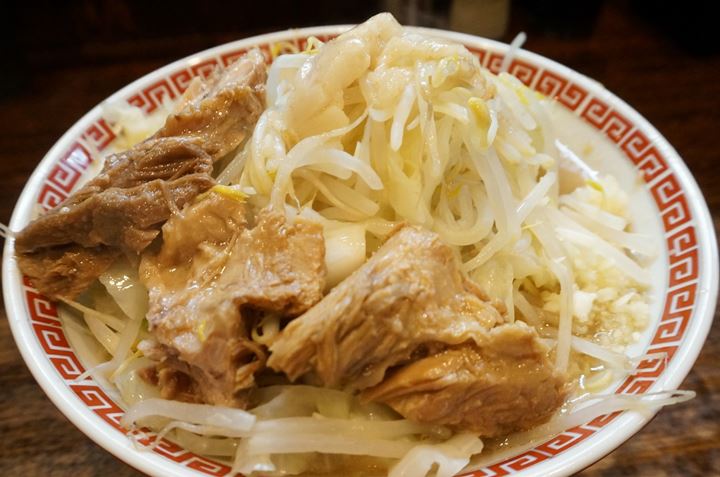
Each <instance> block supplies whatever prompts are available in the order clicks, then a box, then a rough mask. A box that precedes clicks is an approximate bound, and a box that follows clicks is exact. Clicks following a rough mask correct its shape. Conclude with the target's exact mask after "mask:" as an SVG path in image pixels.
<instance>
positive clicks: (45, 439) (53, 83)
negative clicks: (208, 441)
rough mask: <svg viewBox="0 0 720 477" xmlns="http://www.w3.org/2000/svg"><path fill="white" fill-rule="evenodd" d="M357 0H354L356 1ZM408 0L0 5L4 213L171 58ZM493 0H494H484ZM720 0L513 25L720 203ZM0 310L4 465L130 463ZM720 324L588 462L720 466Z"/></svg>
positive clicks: (548, 5)
mask: <svg viewBox="0 0 720 477" xmlns="http://www.w3.org/2000/svg"><path fill="white" fill-rule="evenodd" d="M348 3H349V2H348ZM408 3H412V2H400V1H396V2H392V1H390V2H388V3H383V2H377V1H368V2H355V3H353V4H352V5H350V4H347V5H343V4H342V2H341V1H340V0H335V1H328V0H315V1H311V2H287V1H255V2H242V1H235V2H211V1H206V2H201V1H197V0H195V1H193V2H191V1H186V0H177V1H173V2H148V1H128V0H125V1H111V0H95V1H90V0H87V1H74V2H51V1H45V2H41V1H26V2H3V3H2V4H0V53H1V55H0V61H2V65H3V66H2V68H1V69H0V222H3V223H7V222H8V221H9V219H10V215H11V213H12V209H13V207H14V204H15V201H16V200H17V197H18V195H19V193H20V190H21V188H22V186H23V184H24V182H25V181H26V179H27V177H28V176H29V174H30V173H31V172H32V170H33V169H34V168H35V166H36V164H37V163H38V161H39V160H40V159H41V158H42V157H43V155H44V154H45V153H46V152H47V150H48V149H49V148H50V147H51V146H52V144H53V143H54V142H55V141H56V140H57V139H58V138H59V137H60V136H61V135H62V133H63V132H64V131H65V130H67V129H68V128H69V127H70V126H71V125H72V124H73V123H74V122H75V121H76V120H78V119H79V118H80V117H81V116H82V115H83V114H84V113H85V112H86V111H88V110H89V109H90V108H92V107H93V106H95V105H96V104H97V103H99V102H101V101H102V100H103V99H104V98H106V97H107V96H109V95H110V94H111V93H113V92H114V91H116V90H118V89H119V88H121V87H122V86H124V85H126V84H128V83H129V82H131V81H133V80H135V79H137V78H138V77H140V76H142V75H144V74H146V73H148V72H150V71H152V70H154V69H156V68H158V67H160V66H163V65H164V64H166V63H168V62H170V61H173V60H176V59H179V58H181V57H184V56H187V55H189V54H192V53H195V52H197V51H200V50H203V49H205V48H209V47H212V46H216V45H219V44H222V43H225V42H228V41H232V40H236V39H239V38H243V37H246V36H250V35H254V34H259V33H265V32H269V31H274V30H281V29H286V28H289V27H301V26H310V25H323V24H335V23H357V22H360V21H362V20H364V19H366V18H367V17H368V16H369V15H371V14H373V13H376V12H379V11H382V10H383V9H384V8H386V7H387V5H388V4H390V5H392V4H408ZM490 3H492V2H490ZM415 4H416V5H418V7H419V10H420V13H419V14H417V15H414V16H413V15H410V16H408V11H407V10H406V9H401V10H398V13H399V16H400V17H404V18H401V20H403V19H404V20H405V21H407V20H408V18H417V19H418V22H419V23H423V24H426V25H429V26H437V27H443V28H448V27H451V28H452V26H453V23H452V21H451V20H450V19H449V15H448V13H447V12H448V11H449V9H450V8H451V1H450V0H447V1H443V2H440V1H435V2H431V1H427V0H425V1H423V0H418V1H417V2H415ZM714 5H716V2H699V1H684V2H677V1H675V2H653V1H634V2H630V1H600V0H592V1H587V2H582V1H577V0H576V1H529V0H525V1H522V0H515V1H512V2H511V7H510V16H509V22H508V24H507V28H506V29H505V33H504V34H503V35H502V36H500V37H499V39H501V40H503V41H506V42H507V41H510V40H511V39H512V38H513V37H514V36H515V35H516V34H517V33H518V32H519V31H525V32H526V33H527V34H528V37H529V39H528V41H527V43H526V44H525V47H526V48H527V49H529V50H531V51H534V52H536V53H539V54H541V55H544V56H547V57H549V58H551V59H554V60H556V61H559V62H560V63H563V64H565V65H567V66H569V67H570V68H573V69H575V70H577V71H579V72H581V73H584V74H586V75H588V76H590V77H592V78H594V79H596V80H598V81H600V82H601V83H603V84H604V85H605V86H606V87H607V88H608V89H610V90H611V91H613V92H614V93H616V94H617V95H618V96H620V97H621V98H623V99H624V100H625V101H627V102H628V103H630V105H632V106H633V107H635V108H636V109H637V110H638V111H639V112H640V113H641V114H642V115H643V116H645V117H646V118H647V119H648V120H649V121H650V122H651V123H653V124H654V125H655V126H656V127H657V128H658V129H659V130H660V132H661V133H662V134H663V135H664V136H665V137H666V138H667V139H668V140H669V141H670V143H671V144H672V145H673V146H674V147H675V148H676V149H677V150H678V152H679V153H680V155H681V156H682V157H683V158H684V160H685V161H686V162H687V164H688V166H689V167H690V169H691V171H692V172H693V174H694V175H695V177H696V179H697V181H698V183H699V184H700V187H701V189H702V190H703V193H704V194H705V197H706V200H707V202H708V206H709V207H710V211H711V213H712V215H713V220H714V223H715V229H716V231H717V229H718V217H719V215H720V192H719V188H718V185H717V183H718V180H720V167H719V166H718V164H717V161H718V156H719V154H718V149H719V146H720V141H718V137H719V136H720V130H719V128H720V121H719V119H720V83H719V82H718V76H719V74H720V39H718V37H717V32H718V19H717V17H716V16H715V15H714V14H713V10H714V8H712V7H713V6H714ZM0 313H3V319H0V436H1V437H0V475H1V476H14V475H25V476H35V475H49V476H65V475H73V476H77V477H81V476H100V475H113V476H135V475H139V474H138V473H137V472H136V471H134V470H133V469H131V468H130V467H128V466H127V465H125V464H123V463H121V462H119V461H118V460H116V459H115V458H114V457H112V456H111V455H110V454H109V453H107V452H105V451H103V450H102V449H101V448H99V447H98V446H97V445H95V444H94V443H93V442H92V441H91V440H90V439H88V438H87V437H85V436H84V435H83V434H82V433H81V432H80V431H78V430H77V429H76V428H75V427H74V426H72V425H71V424H70V423H69V422H68V421H67V420H66V419H65V418H64V417H63V416H62V415H61V414H60V413H59V412H58V411H57V410H56V409H55V407H54V406H53V405H52V404H51V403H50V401H49V400H48V399H47V398H46V397H45V396H44V394H43V393H42V391H41V389H40V387H39V386H38V385H37V384H36V383H35V381H34V380H33V378H32V376H31V375H30V373H29V372H28V370H27V368H26V367H25V365H24V364H23V362H22V359H21V358H20V354H19V353H18V351H17V348H16V347H15V345H14V343H13V341H12V338H11V335H10V331H9V328H8V324H7V321H6V320H5V319H4V312H2V311H0ZM719 363H720V331H718V327H717V326H716V327H714V329H713V330H711V333H710V336H709V338H708V341H707V343H706V345H705V348H704V350H703V352H702V354H701V355H700V358H699V360H698V361H697V363H696V365H695V367H694V369H693V371H692V372H691V373H690V375H689V376H688V378H687V379H686V380H685V382H684V384H683V388H685V389H693V390H695V391H697V393H698V397H697V398H696V399H695V400H694V401H691V402H689V403H686V404H683V405H679V406H674V407H670V408H667V409H664V410H663V411H662V412H661V413H660V415H659V416H658V417H656V418H655V419H654V420H653V421H652V422H651V423H650V424H649V425H648V426H647V427H646V428H645V429H644V430H643V431H642V432H640V433H639V434H637V435H636V436H635V437H633V438H631V439H630V440H629V441H628V442H627V443H626V444H625V445H623V446H622V447H621V448H619V449H618V450H616V451H615V452H613V453H612V454H610V455H609V456H608V457H606V458H605V459H603V460H602V461H600V462H599V463H597V464H595V465H594V466H592V467H591V468H589V469H587V470H585V471H584V472H583V473H582V475H583V476H587V477H589V476H616V475H619V476H622V475H643V476H645V475H647V476H666V475H667V476H671V475H672V476H674V475H708V476H709V475H720V392H719V391H720V370H719V369H720V367H719Z"/></svg>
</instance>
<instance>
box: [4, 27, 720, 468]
mask: <svg viewBox="0 0 720 477" xmlns="http://www.w3.org/2000/svg"><path fill="white" fill-rule="evenodd" d="M347 28H348V27H347V26H331V27H318V28H306V29H301V30H288V31H284V32H278V33H272V34H268V35H262V36H257V37H253V38H248V39H245V40H240V41H237V42H234V43H229V44H227V45H223V46H219V47H217V48H213V49H210V50H207V51H204V52H202V53H198V54H197V55H194V56H191V57H189V58H185V59H183V60H180V61H176V62H175V63H172V64H170V65H168V66H166V67H164V68H161V69H159V70H157V71H155V72H153V73H150V74H148V75H146V76H144V77H143V78H141V79H139V80H137V81H135V82H134V83H132V84H130V85H128V86H127V87H125V88H123V89H122V90H120V91H119V92H117V93H116V94H114V95H113V96H112V97H111V98H109V99H110V100H113V101H116V100H126V101H128V102H129V103H130V104H134V105H136V106H139V107H141V108H143V109H144V110H145V111H152V110H153V109H154V108H156V107H157V105H158V104H159V103H160V102H161V101H162V99H163V98H165V97H170V98H174V97H177V96H178V95H179V94H181V92H182V91H184V89H185V87H186V86H187V84H188V83H189V81H190V80H191V78H192V77H193V76H195V75H198V74H207V73H208V72H210V71H211V70H212V69H213V68H214V66H215V65H226V64H228V63H229V62H230V61H232V60H233V59H235V58H237V57H238V56H240V55H241V54H242V53H243V52H244V51H246V50H247V49H249V48H252V47H259V48H261V49H262V51H263V52H264V53H265V54H266V56H267V57H268V59H269V58H270V56H271V55H270V52H271V45H272V44H276V43H280V42H284V43H283V44H284V45H285V46H286V47H287V45H292V46H294V47H299V48H300V49H302V48H303V46H304V42H305V39H306V38H307V37H309V36H317V37H319V38H321V39H327V38H330V37H332V36H335V35H337V34H338V33H340V32H342V31H344V30H346V29H347ZM418 30H420V31H423V32H426V33H429V34H432V35H435V36H439V37H444V38H447V39H449V40H452V41H456V42H459V43H462V44H465V45H466V46H467V47H468V48H469V49H470V50H471V51H472V52H473V53H475V54H477V55H478V56H479V57H480V59H481V63H482V64H483V65H484V66H486V67H487V68H489V69H491V70H493V71H497V70H498V68H499V66H500V63H501V61H502V58H503V54H504V52H506V51H507V48H508V47H507V45H505V44H502V43H498V42H495V41H491V40H486V39H482V38H477V37H474V36H470V35H463V34H459V33H453V32H446V31H439V30H426V29H418ZM510 72H511V73H513V74H515V75H516V76H517V77H518V78H519V79H521V80H522V81H523V82H524V83H526V84H527V85H528V86H530V87H531V88H533V89H536V90H538V91H540V92H542V93H544V94H545V95H547V96H552V97H556V98H557V100H558V102H559V103H561V104H562V105H563V106H564V109H565V110H566V112H558V115H559V116H558V120H561V121H565V124H567V125H568V127H567V128H563V130H564V131H565V135H566V136H567V137H566V140H567V141H568V142H569V143H570V144H571V145H572V144H573V141H575V144H576V145H577V146H578V147H580V146H582V145H583V144H581V143H578V141H580V142H582V141H586V142H588V141H589V142H590V143H592V146H593V151H594V152H593V153H590V157H588V160H589V161H590V162H591V163H593V164H594V165H595V167H597V168H599V169H601V170H608V171H610V172H614V173H616V174H619V176H620V178H621V180H622V181H623V185H624V186H625V187H626V188H629V189H631V190H630V192H631V195H632V198H633V200H632V204H633V209H632V214H633V216H634V217H635V219H636V221H637V226H638V228H639V229H640V230H641V231H644V232H647V233H652V234H653V236H654V237H655V238H656V240H657V244H658V249H659V250H660V256H659V258H658V259H657V260H656V262H655V263H654V265H653V276H655V277H656V281H655V283H654V284H653V292H652V293H653V296H654V298H655V299H654V302H653V304H652V319H651V323H650V326H649V327H648V329H647V331H646V333H645V334H644V335H643V338H642V339H641V340H640V342H639V343H638V344H637V345H635V346H634V348H633V350H632V352H633V353H634V354H635V355H640V354H643V352H652V353H658V354H655V355H654V356H653V358H652V359H646V360H645V361H642V362H641V363H640V364H639V365H638V368H637V369H636V370H635V371H634V372H633V373H631V374H630V375H628V376H625V377H623V379H622V380H620V381H618V382H617V383H616V384H615V387H614V388H612V389H614V390H615V392H623V393H630V394H633V393H639V392H645V391H657V390H669V389H675V388H676V387H677V386H678V385H679V384H680V383H681V382H682V380H683V378H684V377H685V376H686V375H687V373H688V371H689V370H690V368H691V366H692V365H693V362H694V361H695V359H696V357H697V355H698V353H699V352H700V349H701V347H702V345H703V342H704V340H705V337H706V335H707V332H708V329H709V327H710V324H711V322H712V317H713V312H714V309H715V301H716V295H717V290H718V256H717V249H716V241H715V236H714V231H713V225H712V221H711V218H710V214H709V213H708V209H707V206H706V205H705V202H704V200H703V197H702V195H701V193H700V190H699V189H698V186H697V184H696V183H695V181H694V180H693V178H692V176H691V175H690V172H689V171H688V169H687V167H686V166H685V164H684V163H683V161H682V159H681V158H680V157H679V156H678V154H677V153H676V152H675V150H674V149H673V148H672V147H671V146H670V144H668V143H667V141H666V140H665V139H664V138H663V137H662V136H661V135H660V134H659V133H658V132H657V131H656V130H655V128H653V126H652V125H651V124H650V123H648V122H647V121H646V120H645V119H644V118H643V117H642V116H640V114H638V113H637V112H636V111H635V110H633V109H632V108H631V107H630V106H628V105H627V104H626V103H624V102H623V101H622V100H620V99H619V98H617V97H616V96H614V95H613V94H612V93H610V92H609V91H607V90H605V89H604V88H603V87H602V85H600V84H598V83H597V82H595V81H593V80H591V79H589V78H587V77H585V76H583V75H580V74H578V73H576V72H574V71H572V70H570V69H568V68H566V67H564V66H561V65H559V64H557V63H555V62H553V61H550V60H548V59H546V58H543V57H541V56H538V55H535V54H532V53H529V52H526V51H519V52H518V53H517V55H516V58H515V60H514V61H513V62H512V64H511V66H510ZM114 139H115V138H114V134H113V133H112V131H111V130H110V128H108V126H107V123H106V122H105V121H104V120H103V119H102V112H101V108H100V107H99V106H98V107H95V108H94V109H93V110H91V111H90V112H89V113H87V114H86V115H85V116H84V117H83V118H82V119H81V120H80V121H78V122H77V123H76V124H75V125H74V126H73V127H72V128H70V130H69V131H68V132H67V133H65V135H63V137H62V138H61V139H60V140H59V141H58V142H57V143H56V144H55V145H54V146H53V148H52V149H51V150H50V151H49V152H48V153H47V155H46V156H45V158H44V159H43V160H42V162H41V163H40V165H39V166H38V167H37V169H36V170H35V172H34V173H33V175H32V176H31V177H30V180H29V181H28V182H27V184H26V186H25V189H24V190H23V192H22V195H21V196H20V199H19V201H18V203H17V205H16V207H15V211H14V213H13V216H12V220H11V222H10V227H11V229H12V230H20V229H21V228H22V227H23V226H25V225H26V224H27V223H28V221H29V220H30V219H31V218H32V217H33V216H34V215H35V214H36V213H38V212H39V211H40V210H41V209H42V208H49V207H53V206H54V205H56V204H57V203H59V202H60V201H61V200H62V199H64V198H65V197H67V196H68V195H69V194H70V193H71V191H72V190H73V189H74V188H76V187H77V186H78V184H79V183H81V182H82V181H83V180H84V179H87V177H88V176H89V175H90V170H92V169H93V168H92V167H91V165H92V164H93V163H94V162H96V159H97V157H94V156H93V155H96V154H98V151H99V152H100V153H102V151H106V150H108V148H109V147H110V146H111V144H112V142H113V140H114ZM91 151H92V152H91ZM636 177H640V178H641V181H639V182H637V181H635V182H634V180H635V178H636ZM13 253H14V250H13V240H7V242H6V244H5V249H4V256H3V275H2V276H3V292H4V297H5V306H6V309H7V314H8V319H9V321H10V325H11V328H12V331H13V335H14V337H15V341H16V343H17V346H18V348H19V349H20V351H21V353H22V355H23V358H24V359H25V362H26V363H27V365H28V366H29V368H30V370H31V371H32V373H33V375H34V376H35V379H37V381H38V383H40V385H41V386H42V388H43V389H44V390H45V392H46V393H47V395H48V396H49V397H50V399H51V400H52V401H53V402H54V403H55V405H56V406H57V407H58V408H59V409H60V411H62V412H63V413H64V414H65V415H66V416H67V417H68V418H69V419H70V420H71V421H72V422H73V423H74V424H75V425H76V426H77V427H79V428H80V429H81V430H82V431H83V432H84V433H85V434H87V435H88V436H89V437H90V438H91V439H93V440H94V441H95V442H97V443H98V444H100V445H101V446H103V447H104V448H105V449H107V450H108V451H109V452H111V453H113V454H115V455H116V456H117V457H119V458H120V459H122V460H124V461H125V462H127V463H128V464H130V465H132V466H133V467H136V468H137V469H139V470H141V471H143V472H146V473H148V474H151V475H177V476H207V475H226V474H228V473H229V472H230V468H229V467H228V466H227V465H225V464H223V463H220V462H217V461H215V460H213V459H208V458H204V457H201V456H198V455H195V454H193V453H191V452H189V451H187V450H185V449H182V448H181V447H179V446H177V445H174V444H172V443H168V442H164V443H162V444H160V445H158V446H157V447H155V448H154V450H153V451H147V450H145V451H141V450H138V449H136V448H135V447H134V446H133V444H132V443H131V441H130V440H129V438H128V437H127V435H126V433H125V431H124V430H123V429H122V427H121V426H120V424H119V419H120V417H121V416H122V414H123V411H122V409H121V407H120V406H119V405H118V403H117V402H116V401H115V399H117V397H116V394H115V393H113V392H112V390H110V389H104V388H103V387H102V386H101V385H99V384H98V383H97V382H95V381H93V380H92V379H90V378H88V379H86V380H83V381H80V382H77V381H75V379H76V378H77V377H78V376H79V375H80V374H81V373H82V372H83V370H84V369H85V367H87V366H89V365H91V364H92V363H87V362H85V363H83V362H82V361H83V358H84V353H83V352H81V350H79V349H78V347H82V343H81V342H80V343H79V342H78V341H77V338H73V337H72V332H71V330H68V329H64V328H63V326H62V323H61V321H60V320H59V318H58V310H57V308H56V307H55V305H54V304H52V303H51V302H50V301H48V300H47V299H46V298H44V297H42V296H40V295H39V294H38V293H37V292H36V291H35V290H34V289H33V288H32V287H31V286H30V285H29V284H28V282H26V281H24V280H23V277H22V276H21V274H20V273H19V271H18V268H17V265H16V263H15V260H14V258H13ZM83 364H84V365H85V366H83ZM686 405H693V404H692V403H689V404H686ZM648 420H649V417H647V416H645V417H642V416H640V415H638V414H634V413H630V412H625V413H621V414H620V413H618V414H616V415H612V416H605V417H601V418H597V419H595V420H593V421H592V422H590V423H587V424H585V425H582V426H578V427H576V428H573V429H570V430H568V431H566V432H564V433H562V434H560V435H558V436H555V437H553V438H552V439H549V440H548V441H547V442H544V443H542V444H541V445H538V446H536V447H534V448H532V449H515V450H513V452H512V453H511V454H512V455H509V456H507V455H506V456H505V457H504V458H503V459H502V460H501V461H500V462H490V463H488V464H487V465H486V466H485V467H482V468H480V469H478V470H476V471H474V472H473V473H472V474H470V475H474V476H478V477H479V476H495V475H507V474H517V475H538V476H539V475H543V476H550V475H568V474H571V473H573V472H576V471H578V470H580V469H582V468H584V467H586V466H588V465H590V464H592V463H593V462H595V461H597V460H599V459H600V458H602V457H603V456H605V455H606V454H608V453H609V452H610V451H612V450H613V449H615V448H616V447H617V446H619V445H620V444H622V443H623V442H624V441H625V440H626V439H628V438H629V437H630V436H632V435H633V434H634V433H635V432H637V431H638V430H639V429H640V428H641V427H642V426H643V425H644V424H645V423H646V422H647V421H648Z"/></svg>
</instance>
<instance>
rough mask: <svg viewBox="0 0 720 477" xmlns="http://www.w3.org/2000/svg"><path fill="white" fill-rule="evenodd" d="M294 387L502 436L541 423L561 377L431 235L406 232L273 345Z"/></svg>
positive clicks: (561, 391) (552, 406)
mask: <svg viewBox="0 0 720 477" xmlns="http://www.w3.org/2000/svg"><path fill="white" fill-rule="evenodd" d="M270 352H271V354H270V358H269V359H268V366H269V367H271V368H273V369H275V370H276V371H281V372H284V373H285V374H286V375H287V376H288V377H289V378H290V379H291V380H293V381H295V380H298V379H300V378H303V379H304V380H305V381H307V382H311V383H313V384H319V385H322V386H328V387H336V388H344V389H350V390H356V391H362V394H361V396H362V397H364V398H365V399H366V400H372V401H378V402H385V403H387V404H388V405H390V406H391V407H393V408H394V409H395V410H397V411H398V412H399V413H400V414H402V415H404V416H405V417H408V418H411V419H414V420H417V421H421V422H432V423H434V424H443V425H448V426H451V427H453V428H456V429H467V430H473V431H476V432H478V433H481V434H482V435H486V436H490V435H497V434H498V433H501V432H505V431H508V432H509V431H513V430H520V429H525V428H528V427H530V426H531V425H534V424H536V423H539V422H542V421H544V420H546V419H548V418H549V417H550V416H551V415H552V413H553V412H554V411H555V410H556V409H557V408H558V407H559V406H560V405H561V403H562V401H563V399H564V396H565V393H566V390H565V378H564V376H562V375H560V374H559V373H557V372H556V370H555V368H554V367H553V366H552V364H551V362H550V360H549V358H548V350H547V348H546V347H545V346H544V345H543V344H542V343H541V342H540V341H539V339H538V336H537V334H536V333H535V332H534V331H533V330H532V329H530V328H528V327H526V326H524V325H522V324H520V323H517V324H515V323H514V324H506V323H505V320H504V318H503V316H502V314H501V310H499V309H498V307H496V306H494V305H493V304H491V303H490V302H489V300H488V299H487V297H485V296H484V295H483V294H482V293H481V292H480V291H479V290H478V289H477V287H476V286H475V285H474V284H473V283H471V282H469V281H468V280H466V279H465V278H464V277H463V276H462V274H461V273H460V271H459V268H458V266H457V260H456V258H455V257H454V256H453V253H452V250H451V249H450V248H449V247H448V246H447V245H445V244H444V243H443V242H442V241H441V240H440V238H439V237H438V235H437V234H435V233H433V232H430V231H427V230H423V229H421V228H419V227H412V226H405V227H403V228H402V229H400V230H399V231H397V232H396V233H395V234H394V235H393V236H391V237H390V238H389V239H388V240H387V242H386V243H385V244H384V245H383V246H382V247H381V248H380V249H379V250H378V251H377V252H376V253H375V254H374V255H373V256H372V257H371V258H370V259H369V260H368V261H367V262H366V263H365V264H364V265H363V266H362V267H360V268H359V269H358V270H356V271H355V272H354V273H353V274H352V275H350V276H349V277H348V278H347V279H345V280H344V281H343V282H341V283H340V284H339V285H337V286H336V287H335V288H334V289H333V290H331V291H330V293H328V295H327V296H326V297H325V298H324V299H323V300H322V301H321V302H320V303H318V304H317V305H315V306H314V307H313V308H311V309H310V310H309V311H308V312H306V313H305V314H304V315H302V316H300V317H299V318H297V319H295V320H294V321H292V322H291V323H290V324H289V325H288V326H287V327H286V328H285V329H284V330H283V331H282V333H281V334H280V336H279V338H278V339H277V340H275V342H274V343H273V344H272V346H271V347H270Z"/></svg>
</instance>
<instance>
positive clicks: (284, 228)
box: [141, 191, 325, 407]
mask: <svg viewBox="0 0 720 477" xmlns="http://www.w3.org/2000/svg"><path fill="white" fill-rule="evenodd" d="M162 233H163V245H162V248H161V249H160V252H159V253H158V254H146V255H145V256H144V257H143V260H142V262H141V279H142V280H143V282H144V283H145V285H146V286H147V287H148V290H149V292H150V309H149V312H148V322H149V324H150V331H151V333H152V335H153V337H154V340H155V342H154V343H144V344H143V347H142V349H143V351H144V352H145V353H146V354H147V355H148V356H149V357H151V358H152V359H154V360H156V361H158V362H159V364H158V367H157V372H158V376H159V377H160V378H163V377H165V379H164V381H163V379H158V383H159V384H160V386H161V391H162V392H163V395H164V396H165V397H166V398H171V399H173V398H183V396H184V398H185V399H187V395H188V394H193V393H194V395H195V400H196V401H198V402H205V403H210V404H220V405H226V406H235V407H245V405H246V404H247V402H246V398H247V392H246V391H247V390H248V389H250V388H252V387H253V386H254V385H255V380H254V376H255V374H256V373H257V372H258V371H260V370H262V369H263V368H264V366H265V361H266V358H267V351H266V349H265V348H264V347H263V346H261V345H259V344H257V343H255V342H254V341H253V340H252V339H251V330H252V328H253V327H254V326H255V325H256V324H257V320H258V319H259V318H260V317H262V316H264V315H265V314H267V313H276V314H278V315H280V316H283V317H292V316H296V315H298V314H300V313H302V312H304V311H305V310H307V309H308V308H310V307H311V306H312V305H314V304H315V303H317V302H318V301H319V300H320V299H321V298H322V291H323V287H324V284H325V283H324V280H325V262H324V256H325V245H324V241H323V237H322V227H321V226H320V225H318V224H316V223H311V222H306V221H303V220H302V219H298V220H297V221H296V222H294V223H292V224H291V223H288V222H287V221H286V220H285V218H284V216H283V215H281V214H278V213H275V212H271V211H269V210H264V211H261V212H260V214H259V215H258V216H257V221H256V223H255V224H254V225H251V224H249V223H248V220H247V219H246V208H245V206H244V204H243V203H242V202H239V201H237V200H236V199H233V198H229V197H226V196H225V195H223V194H221V193H216V192H213V191H211V192H210V193H208V195H207V197H204V198H202V199H201V200H199V201H198V202H197V203H196V204H194V205H192V206H191V207H189V208H188V209H186V210H185V211H184V212H183V214H182V215H177V216H173V217H172V218H171V219H170V220H168V222H167V223H166V224H165V226H163V232H162ZM173 373H181V374H183V375H185V376H188V377H189V378H190V380H189V381H187V380H186V382H187V384H188V385H189V386H191V388H192V389H191V392H190V393H188V390H187V386H186V387H185V389H178V386H177V383H178V382H181V381H182V380H178V379H174V378H173ZM164 383H165V384H166V385H164Z"/></svg>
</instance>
